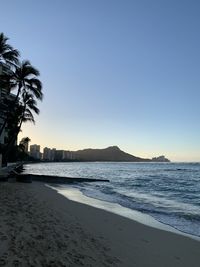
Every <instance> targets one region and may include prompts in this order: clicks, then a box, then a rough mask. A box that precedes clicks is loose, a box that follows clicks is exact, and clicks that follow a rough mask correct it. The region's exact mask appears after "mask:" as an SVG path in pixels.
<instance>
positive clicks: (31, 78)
mask: <svg viewBox="0 0 200 267" xmlns="http://www.w3.org/2000/svg"><path fill="white" fill-rule="evenodd" d="M39 75H40V73H39V71H38V70H37V69H36V68H35V67H33V66H32V65H31V63H30V62H29V61H28V60H25V61H22V62H21V63H19V64H18V66H17V67H16V69H15V71H12V73H11V74H7V75H4V79H5V80H6V81H8V80H9V84H10V86H9V87H10V90H14V89H17V94H16V96H15V100H14V102H13V105H15V104H16V103H17V102H19V101H20V98H23V96H22V95H23V94H26V93H27V94H32V96H33V97H35V98H37V99H39V100H42V99H43V93H42V83H41V81H40V80H39V79H38V78H37V77H38V76H39ZM7 120H8V118H7V119H6V120H5V121H4V124H3V125H2V127H1V128H0V136H1V134H2V132H3V130H4V128H5V126H6V123H7Z"/></svg>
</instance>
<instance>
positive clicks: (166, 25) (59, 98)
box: [0, 0, 200, 161]
mask: <svg viewBox="0 0 200 267" xmlns="http://www.w3.org/2000/svg"><path fill="white" fill-rule="evenodd" d="M0 4H1V16H0V32H4V34H5V35H6V36H8V37H9V38H10V40H9V42H10V44H11V45H13V46H14V47H15V48H17V49H19V50H20V52H21V59H29V60H30V61H31V63H32V64H33V65H34V66H35V67H37V68H38V69H39V70H40V73H41V76H40V79H41V81H42V83H43V92H44V100H43V102H42V103H40V104H39V108H40V111H41V112H40V115H39V116H38V117H35V119H36V124H35V125H32V124H25V125H24V126H23V128H22V133H21V134H20V138H21V137H23V136H29V137H30V138H31V144H35V143H36V144H40V145H41V147H42V148H43V147H45V146H47V147H50V148H53V147H55V148H57V149H65V150H77V149H83V148H105V147H108V146H111V145H117V146H119V147H120V148H121V149H122V150H124V151H126V152H128V153H131V154H133V155H136V156H140V157H147V158H151V157H154V156H159V155H165V156H166V157H167V158H169V159H170V160H172V161H200V141H199V138H200V118H199V116H200V104H199V101H200V53H199V51H200V30H199V29H200V16H199V13H200V2H199V1H195V0H176V1H174V0H151V1H149V0H130V1H129V0H57V1H53V0H43V1H39V0H34V1H33V0H18V1H14V0H12V1H11V0H7V1H3V0H0Z"/></svg>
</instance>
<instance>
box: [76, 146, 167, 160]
mask: <svg viewBox="0 0 200 267" xmlns="http://www.w3.org/2000/svg"><path fill="white" fill-rule="evenodd" d="M74 153H75V155H76V158H77V159H78V160H81V161H116V162H170V161H169V160H168V159H167V158H165V156H159V157H154V158H152V159H147V158H141V157H137V156H134V155H131V154H129V153H126V152H124V151H122V150H121V149H120V148H119V147H118V146H109V147H107V148H103V149H97V148H96V149H94V148H86V149H82V150H77V151H74Z"/></svg>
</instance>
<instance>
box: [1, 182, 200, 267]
mask: <svg viewBox="0 0 200 267" xmlns="http://www.w3.org/2000/svg"><path fill="white" fill-rule="evenodd" d="M0 222H1V223H0V266H95V267H98V266H121V267H126V266H130V267H133V266H137V267H145V266H148V267H149V266H153V267H161V266H162V267H172V266H173V267H176V266H177V267H178V266H180V267H186V266H187V267H199V262H200V253H199V252H200V242H199V241H195V240H193V239H190V238H188V237H184V236H181V235H177V234H174V233H169V232H166V231H162V230H158V229H154V228H151V227H148V226H145V225H142V224H140V223H137V222H134V221H132V220H130V219H127V218H124V217H121V216H118V215H115V214H112V213H109V212H106V211H103V210H100V209H96V208H93V207H90V206H87V205H84V204H80V203H77V202H73V201H70V200H68V199H66V198H65V197H63V196H62V195H60V194H58V193H57V192H56V191H55V190H53V189H51V188H48V187H46V186H45V185H44V184H43V183H40V182H33V183H32V184H23V183H1V184H0Z"/></svg>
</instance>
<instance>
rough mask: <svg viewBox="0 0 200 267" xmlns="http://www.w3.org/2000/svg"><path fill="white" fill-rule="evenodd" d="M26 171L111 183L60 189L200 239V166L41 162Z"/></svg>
mask: <svg viewBox="0 0 200 267" xmlns="http://www.w3.org/2000/svg"><path fill="white" fill-rule="evenodd" d="M25 172H26V173H33V174H47V175H57V176H66V177H82V178H103V179H109V180H110V183H105V182H95V183H81V184H74V185H70V186H69V185H60V189H62V192H65V191H66V195H67V190H69V187H70V188H71V189H73V190H78V191H79V192H81V193H82V194H83V195H84V196H86V197H89V198H90V201H89V202H88V203H92V202H93V201H92V200H94V201H95V200H101V201H103V202H102V203H107V204H109V203H110V204H111V203H113V204H117V206H115V207H118V208H117V209H118V210H119V212H118V213H119V214H120V212H121V211H123V208H124V210H126V211H127V210H128V211H130V212H131V211H132V212H135V211H137V212H138V213H137V214H145V215H148V216H151V217H152V218H153V219H154V220H156V221H158V222H160V223H163V224H165V225H168V226H171V227H173V228H174V229H177V230H179V231H181V232H183V233H187V234H190V235H193V236H197V237H200V163H118V162H113V163H112V162H109V163H108V162H91V163H88V162H81V163H78V162H72V163H36V164H27V165H25ZM78 201H81V200H78ZM104 206H106V205H102V207H101V208H104ZM105 209H106V208H105ZM111 210H112V208H111ZM137 214H136V216H137ZM121 215H123V212H122V214H121Z"/></svg>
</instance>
